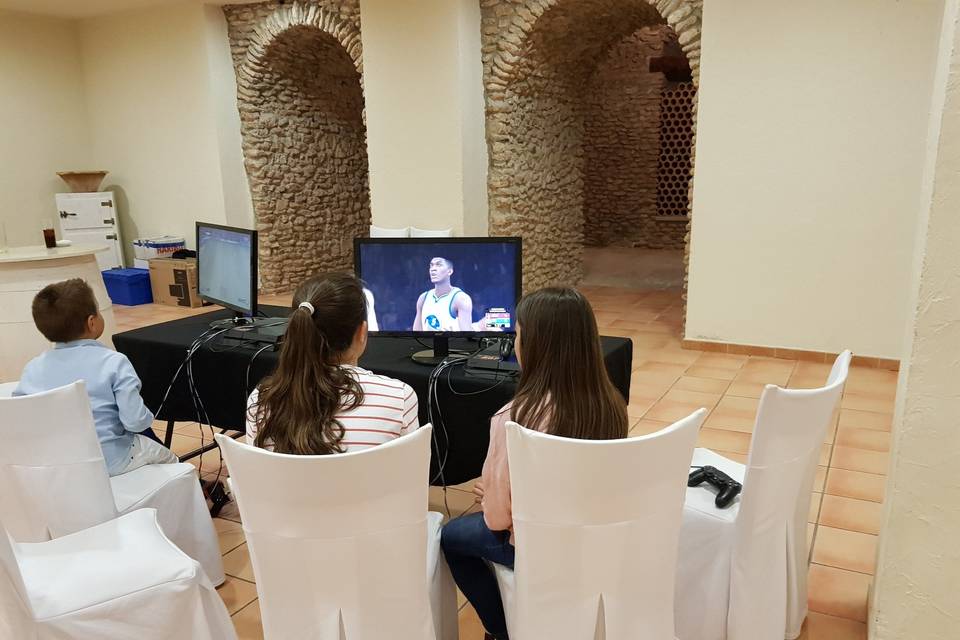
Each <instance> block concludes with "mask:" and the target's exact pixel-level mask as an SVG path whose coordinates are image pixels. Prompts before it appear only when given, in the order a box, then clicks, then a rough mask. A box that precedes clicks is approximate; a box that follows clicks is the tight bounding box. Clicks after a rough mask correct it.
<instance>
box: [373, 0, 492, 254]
mask: <svg viewBox="0 0 960 640" xmlns="http://www.w3.org/2000/svg"><path fill="white" fill-rule="evenodd" d="M360 26H361V30H362V41H363V76H364V94H365V98H366V114H367V149H368V157H369V162H370V206H371V211H372V214H373V223H374V224H377V225H380V226H386V227H403V226H408V225H413V226H418V227H423V228H446V227H453V228H454V230H455V232H456V234H457V235H464V234H465V233H469V234H471V235H486V225H487V210H486V197H487V195H486V166H487V158H486V143H485V140H484V133H483V131H484V128H483V127H484V116H483V93H482V91H483V88H482V84H481V73H482V67H481V62H480V9H479V4H478V3H477V1H476V0H416V2H413V3H410V2H396V0H361V2H360Z"/></svg>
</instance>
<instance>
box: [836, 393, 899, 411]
mask: <svg viewBox="0 0 960 640" xmlns="http://www.w3.org/2000/svg"><path fill="white" fill-rule="evenodd" d="M893 405H894V398H893V396H887V395H885V394H884V395H877V394H872V393H870V394H867V393H859V392H856V391H845V392H844V393H843V398H842V399H841V400H840V406H841V407H843V408H844V409H854V410H856V411H872V412H874V413H891V414H892V413H893Z"/></svg>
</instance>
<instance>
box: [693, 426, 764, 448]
mask: <svg viewBox="0 0 960 640" xmlns="http://www.w3.org/2000/svg"><path fill="white" fill-rule="evenodd" d="M750 439H751V436H750V434H749V433H742V432H740V431H731V430H730V429H711V428H709V427H703V428H702V429H700V436H699V437H698V439H697V446H698V447H703V448H705V449H712V450H713V451H734V452H736V453H740V454H747V453H750Z"/></svg>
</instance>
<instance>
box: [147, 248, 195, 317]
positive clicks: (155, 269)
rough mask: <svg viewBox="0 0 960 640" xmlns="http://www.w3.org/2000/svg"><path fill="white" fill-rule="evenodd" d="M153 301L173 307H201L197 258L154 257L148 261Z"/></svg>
mask: <svg viewBox="0 0 960 640" xmlns="http://www.w3.org/2000/svg"><path fill="white" fill-rule="evenodd" d="M150 289H151V290H152V291H153V301H154V302H156V303H158V304H168V305H170V306H173V307H202V306H203V302H202V301H201V300H200V294H199V293H197V260H196V258H185V259H182V260H178V259H174V258H154V259H153V260H151V261H150Z"/></svg>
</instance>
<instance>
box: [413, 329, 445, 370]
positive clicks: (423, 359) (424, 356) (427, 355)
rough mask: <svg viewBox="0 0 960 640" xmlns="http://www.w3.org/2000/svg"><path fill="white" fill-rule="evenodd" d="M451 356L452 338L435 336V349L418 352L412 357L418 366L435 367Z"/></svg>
mask: <svg viewBox="0 0 960 640" xmlns="http://www.w3.org/2000/svg"><path fill="white" fill-rule="evenodd" d="M449 355H450V338H449V337H447V336H433V349H424V350H423V351H417V352H416V353H415V354H413V355H412V356H410V357H411V358H413V361H414V362H416V363H417V364H425V365H429V366H431V367H435V366H437V365H438V364H440V363H441V362H443V361H444V360H446V359H447V357H448V356H449Z"/></svg>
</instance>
